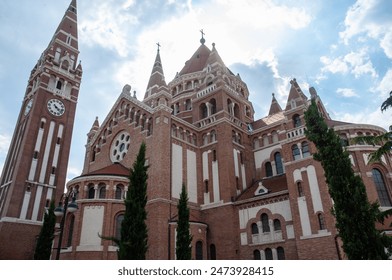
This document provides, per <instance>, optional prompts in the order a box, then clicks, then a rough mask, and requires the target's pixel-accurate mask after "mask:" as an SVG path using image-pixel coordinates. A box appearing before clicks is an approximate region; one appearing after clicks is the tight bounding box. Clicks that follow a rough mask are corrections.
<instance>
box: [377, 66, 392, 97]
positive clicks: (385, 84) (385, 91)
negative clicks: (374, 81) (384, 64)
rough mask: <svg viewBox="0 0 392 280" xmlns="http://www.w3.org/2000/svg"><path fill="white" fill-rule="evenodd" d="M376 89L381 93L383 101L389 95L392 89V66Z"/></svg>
mask: <svg viewBox="0 0 392 280" xmlns="http://www.w3.org/2000/svg"><path fill="white" fill-rule="evenodd" d="M376 91H378V92H379V93H380V96H381V98H382V99H383V101H384V100H385V99H387V98H388V97H389V93H390V92H391V91H392V68H391V69H389V70H388V71H387V72H386V73H385V75H384V77H383V78H382V79H381V81H380V84H379V86H378V87H377V88H376Z"/></svg>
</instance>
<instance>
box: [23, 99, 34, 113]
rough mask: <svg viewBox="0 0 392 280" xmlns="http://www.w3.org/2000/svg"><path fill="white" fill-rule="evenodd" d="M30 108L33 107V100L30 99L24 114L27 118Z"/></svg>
mask: <svg viewBox="0 0 392 280" xmlns="http://www.w3.org/2000/svg"><path fill="white" fill-rule="evenodd" d="M31 107H33V99H30V100H29V102H27V104H26V107H25V110H24V114H25V116H27V115H28V114H29V113H30V110H31Z"/></svg>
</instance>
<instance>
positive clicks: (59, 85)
mask: <svg viewBox="0 0 392 280" xmlns="http://www.w3.org/2000/svg"><path fill="white" fill-rule="evenodd" d="M62 86H63V83H62V82H61V81H60V80H58V81H57V83H56V89H58V90H61V88H62Z"/></svg>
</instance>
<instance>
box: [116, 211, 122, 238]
mask: <svg viewBox="0 0 392 280" xmlns="http://www.w3.org/2000/svg"><path fill="white" fill-rule="evenodd" d="M123 220H124V215H123V214H120V215H117V217H116V228H115V233H114V234H115V235H114V236H115V237H116V238H117V239H118V240H120V239H121V224H122V221H123Z"/></svg>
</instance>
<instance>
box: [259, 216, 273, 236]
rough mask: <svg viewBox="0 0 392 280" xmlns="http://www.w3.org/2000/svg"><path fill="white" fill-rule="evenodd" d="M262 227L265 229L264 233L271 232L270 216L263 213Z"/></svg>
mask: <svg viewBox="0 0 392 280" xmlns="http://www.w3.org/2000/svg"><path fill="white" fill-rule="evenodd" d="M261 227H262V229H263V232H270V231H271V230H270V226H269V221H268V215H267V214H265V213H263V214H261Z"/></svg>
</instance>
